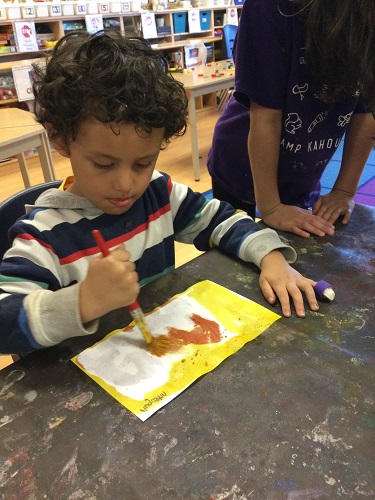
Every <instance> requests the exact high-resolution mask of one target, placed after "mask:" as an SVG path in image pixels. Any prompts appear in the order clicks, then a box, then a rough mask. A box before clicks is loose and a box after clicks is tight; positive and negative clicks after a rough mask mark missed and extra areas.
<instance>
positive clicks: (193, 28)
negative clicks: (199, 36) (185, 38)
mask: <svg viewBox="0 0 375 500" xmlns="http://www.w3.org/2000/svg"><path fill="white" fill-rule="evenodd" d="M188 23H189V32H190V33H199V32H201V31H202V29H201V18H200V14H199V9H189V10H188Z"/></svg>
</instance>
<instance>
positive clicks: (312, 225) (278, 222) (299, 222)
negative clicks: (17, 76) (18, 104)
mask: <svg viewBox="0 0 375 500" xmlns="http://www.w3.org/2000/svg"><path fill="white" fill-rule="evenodd" d="M261 217H262V219H263V221H264V222H265V223H266V224H267V225H268V226H270V227H273V228H274V229H278V230H280V231H287V232H289V233H295V234H297V235H298V236H302V237H304V238H308V237H309V236H310V235H311V234H315V235H316V236H325V235H326V234H329V235H332V234H334V232H335V228H334V226H333V224H332V223H331V222H330V221H327V220H325V219H323V218H322V217H320V216H318V215H314V214H313V213H312V212H310V210H305V209H303V208H299V207H296V206H293V205H284V204H282V203H280V204H279V205H278V206H277V207H275V209H273V210H272V212H271V213H267V212H266V213H265V214H264V215H262V214H261Z"/></svg>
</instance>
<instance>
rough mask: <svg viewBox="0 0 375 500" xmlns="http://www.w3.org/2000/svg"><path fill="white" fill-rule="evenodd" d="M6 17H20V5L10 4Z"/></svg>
mask: <svg viewBox="0 0 375 500" xmlns="http://www.w3.org/2000/svg"><path fill="white" fill-rule="evenodd" d="M6 9H7V16H8V19H21V9H20V7H16V6H12V7H7V8H6Z"/></svg>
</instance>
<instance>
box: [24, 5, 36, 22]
mask: <svg viewBox="0 0 375 500" xmlns="http://www.w3.org/2000/svg"><path fill="white" fill-rule="evenodd" d="M21 11H22V18H23V19H30V18H34V17H35V16H36V13H35V7H34V5H23V6H22V9H21Z"/></svg>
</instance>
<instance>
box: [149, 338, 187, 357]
mask: <svg viewBox="0 0 375 500" xmlns="http://www.w3.org/2000/svg"><path fill="white" fill-rule="evenodd" d="M182 345H183V343H182V340H181V339H174V338H172V337H168V336H167V335H160V337H152V342H151V344H149V345H148V350H149V352H150V354H153V355H154V356H158V357H161V356H165V355H166V354H169V353H172V352H176V351H178V350H179V349H180V347H181V346H182Z"/></svg>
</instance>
